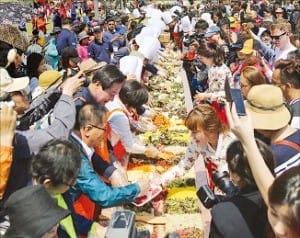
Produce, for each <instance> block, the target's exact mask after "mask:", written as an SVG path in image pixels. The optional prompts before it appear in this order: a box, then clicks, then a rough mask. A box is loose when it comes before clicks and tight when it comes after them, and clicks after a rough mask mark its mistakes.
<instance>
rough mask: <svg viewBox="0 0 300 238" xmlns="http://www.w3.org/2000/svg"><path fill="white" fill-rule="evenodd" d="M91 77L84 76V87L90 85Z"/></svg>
mask: <svg viewBox="0 0 300 238" xmlns="http://www.w3.org/2000/svg"><path fill="white" fill-rule="evenodd" d="M90 82H91V81H90V79H89V78H87V77H85V78H84V81H83V84H82V87H88V86H89V85H90Z"/></svg>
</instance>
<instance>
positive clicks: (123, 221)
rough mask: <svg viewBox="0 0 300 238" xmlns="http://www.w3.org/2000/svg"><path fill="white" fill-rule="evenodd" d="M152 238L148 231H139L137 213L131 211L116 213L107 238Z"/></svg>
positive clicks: (108, 229) (107, 232) (109, 226)
mask: <svg viewBox="0 0 300 238" xmlns="http://www.w3.org/2000/svg"><path fill="white" fill-rule="evenodd" d="M116 237H118V238H150V232H149V231H148V230H142V231H137V229H136V226H135V213H134V212H132V211H130V210H123V211H116V212H115V213H114V214H113V215H112V218H111V219H110V221H109V225H108V227H107V230H106V234H105V238H116Z"/></svg>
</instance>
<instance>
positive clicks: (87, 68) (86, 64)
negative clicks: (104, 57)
mask: <svg viewBox="0 0 300 238" xmlns="http://www.w3.org/2000/svg"><path fill="white" fill-rule="evenodd" d="M105 65H106V62H104V61H101V62H99V63H97V62H96V61H95V60H93V59H92V58H89V59H87V60H85V61H83V62H81V63H80V65H79V68H80V70H82V71H83V72H84V73H86V74H88V73H91V72H93V71H96V70H98V69H100V68H102V67H104V66H105Z"/></svg>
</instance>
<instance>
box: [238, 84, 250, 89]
mask: <svg viewBox="0 0 300 238" xmlns="http://www.w3.org/2000/svg"><path fill="white" fill-rule="evenodd" d="M247 87H249V85H248V84H242V83H240V88H241V89H242V88H247Z"/></svg>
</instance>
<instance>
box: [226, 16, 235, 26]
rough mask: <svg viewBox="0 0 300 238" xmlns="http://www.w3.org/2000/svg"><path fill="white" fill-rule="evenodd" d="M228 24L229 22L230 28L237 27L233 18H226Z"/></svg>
mask: <svg viewBox="0 0 300 238" xmlns="http://www.w3.org/2000/svg"><path fill="white" fill-rule="evenodd" d="M228 19H229V22H230V28H236V27H237V22H236V21H235V19H234V17H228Z"/></svg>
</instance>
